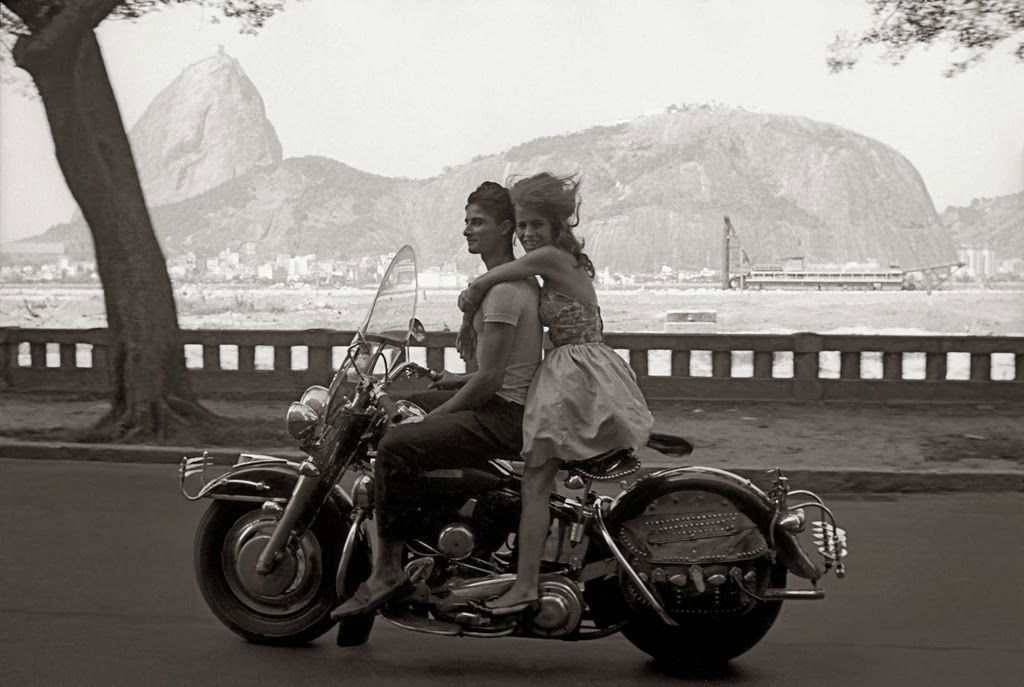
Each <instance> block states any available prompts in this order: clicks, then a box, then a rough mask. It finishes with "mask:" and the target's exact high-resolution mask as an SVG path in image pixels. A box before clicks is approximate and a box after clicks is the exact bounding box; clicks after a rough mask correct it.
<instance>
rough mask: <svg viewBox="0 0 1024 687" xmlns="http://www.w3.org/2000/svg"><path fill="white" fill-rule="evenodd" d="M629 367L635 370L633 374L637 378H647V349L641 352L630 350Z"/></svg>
mask: <svg viewBox="0 0 1024 687" xmlns="http://www.w3.org/2000/svg"><path fill="white" fill-rule="evenodd" d="M629 366H630V367H631V368H633V372H634V373H635V374H636V376H637V377H646V376H647V374H648V373H647V349H641V350H636V351H634V350H630V351H629Z"/></svg>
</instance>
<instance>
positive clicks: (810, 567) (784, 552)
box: [605, 466, 824, 580]
mask: <svg viewBox="0 0 1024 687" xmlns="http://www.w3.org/2000/svg"><path fill="white" fill-rule="evenodd" d="M684 490H685V491H704V492H709V493H712V494H715V495H717V496H721V497H723V498H725V499H728V500H729V502H730V503H732V504H733V506H735V508H736V510H738V511H739V512H740V513H742V514H743V515H744V516H746V517H747V518H749V519H750V521H751V522H753V523H754V524H755V525H756V526H757V528H758V529H759V530H760V531H761V534H762V535H764V537H765V539H766V540H767V541H769V542H774V543H775V552H776V553H777V555H778V556H779V558H780V559H781V561H782V562H783V563H784V564H785V565H786V567H787V568H789V570H790V571H791V572H793V573H794V574H795V575H799V576H800V577H804V578H807V579H812V580H816V579H818V578H819V577H821V575H822V574H823V573H824V570H823V569H822V568H821V567H820V566H818V565H816V564H815V563H814V562H812V561H811V560H810V559H809V558H808V557H807V554H805V553H804V551H803V550H802V549H801V548H800V543H799V542H798V541H797V540H796V538H795V537H794V536H793V535H792V534H791V533H790V532H788V531H786V530H784V529H782V528H781V527H779V526H778V525H777V524H776V525H775V527H774V532H772V525H773V521H774V519H775V518H774V516H775V508H774V506H773V504H772V502H771V499H769V498H768V495H767V494H765V493H764V491H762V490H761V489H760V488H759V487H758V486H757V485H755V484H754V483H753V482H751V481H750V480H748V479H745V478H743V477H740V476H739V475H736V474H734V473H731V472H728V471H727V470H720V469H718V468H709V467H699V466H692V467H682V468H672V469H669V470H661V471H659V472H655V473H652V474H650V475H648V476H647V477H644V478H643V479H640V480H638V481H637V482H635V483H634V484H632V485H631V486H630V487H628V488H627V489H626V490H625V491H623V492H622V493H621V494H620V495H619V496H618V497H617V498H616V499H615V500H614V501H613V502H612V505H611V509H610V511H609V513H608V515H607V516H605V521H606V523H607V524H608V526H609V529H610V530H612V531H617V530H618V528H619V526H620V525H622V524H623V523H625V522H626V521H628V520H631V519H633V518H635V517H637V516H639V515H641V514H642V513H643V512H644V510H645V509H646V508H647V506H648V504H650V503H651V501H653V500H655V499H657V498H659V497H661V496H663V495H665V494H668V493H671V492H673V491H684Z"/></svg>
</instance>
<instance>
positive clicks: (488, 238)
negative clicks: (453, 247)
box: [462, 203, 507, 255]
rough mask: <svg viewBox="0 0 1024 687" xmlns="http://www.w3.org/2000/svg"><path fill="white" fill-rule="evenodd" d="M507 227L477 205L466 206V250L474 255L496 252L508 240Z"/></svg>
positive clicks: (463, 232) (464, 233) (464, 234)
mask: <svg viewBox="0 0 1024 687" xmlns="http://www.w3.org/2000/svg"><path fill="white" fill-rule="evenodd" d="M504 229H507V227H502V226H501V225H499V224H498V223H497V221H496V220H495V219H494V218H493V217H491V216H490V215H489V214H487V212H485V211H484V209H483V208H481V207H480V206H479V205H477V204H476V203H470V204H469V205H467V206H466V228H465V229H463V230H462V235H463V236H465V237H466V250H468V251H469V252H470V253H471V254H472V255H480V254H481V253H487V252H491V251H492V250H494V249H495V248H496V247H498V246H500V245H501V242H502V241H505V240H506V235H507V231H504Z"/></svg>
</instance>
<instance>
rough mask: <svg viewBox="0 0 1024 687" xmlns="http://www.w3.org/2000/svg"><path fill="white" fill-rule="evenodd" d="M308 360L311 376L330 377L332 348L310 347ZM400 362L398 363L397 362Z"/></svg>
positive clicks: (307, 365)
mask: <svg viewBox="0 0 1024 687" xmlns="http://www.w3.org/2000/svg"><path fill="white" fill-rule="evenodd" d="M306 350H307V351H308V353H307V356H308V357H307V359H306V367H307V371H308V372H309V373H310V375H314V376H318V377H324V378H327V377H329V376H330V374H331V372H332V370H331V355H332V352H331V347H330V346H310V347H309V348H307V349H306ZM396 362H398V361H396Z"/></svg>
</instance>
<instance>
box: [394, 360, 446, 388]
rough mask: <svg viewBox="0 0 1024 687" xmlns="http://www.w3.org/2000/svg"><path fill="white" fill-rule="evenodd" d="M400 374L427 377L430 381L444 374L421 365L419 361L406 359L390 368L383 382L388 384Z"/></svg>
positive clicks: (434, 380) (437, 379) (436, 379)
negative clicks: (392, 368)
mask: <svg viewBox="0 0 1024 687" xmlns="http://www.w3.org/2000/svg"><path fill="white" fill-rule="evenodd" d="M402 375H406V376H408V377H413V376H416V377H427V378H429V379H430V381H432V382H436V381H439V380H440V379H441V377H443V376H444V375H443V374H442V373H440V372H434V371H433V370H430V369H428V368H426V367H423V366H422V365H420V364H419V363H414V362H412V361H411V360H407V361H406V362H404V363H400V364H399V365H398V366H397V367H395V369H394V370H392V371H391V372H390V374H388V376H387V379H386V380H385V382H386V383H387V384H390V383H391V382H393V381H395V380H396V379H398V378H399V377H401V376H402Z"/></svg>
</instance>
